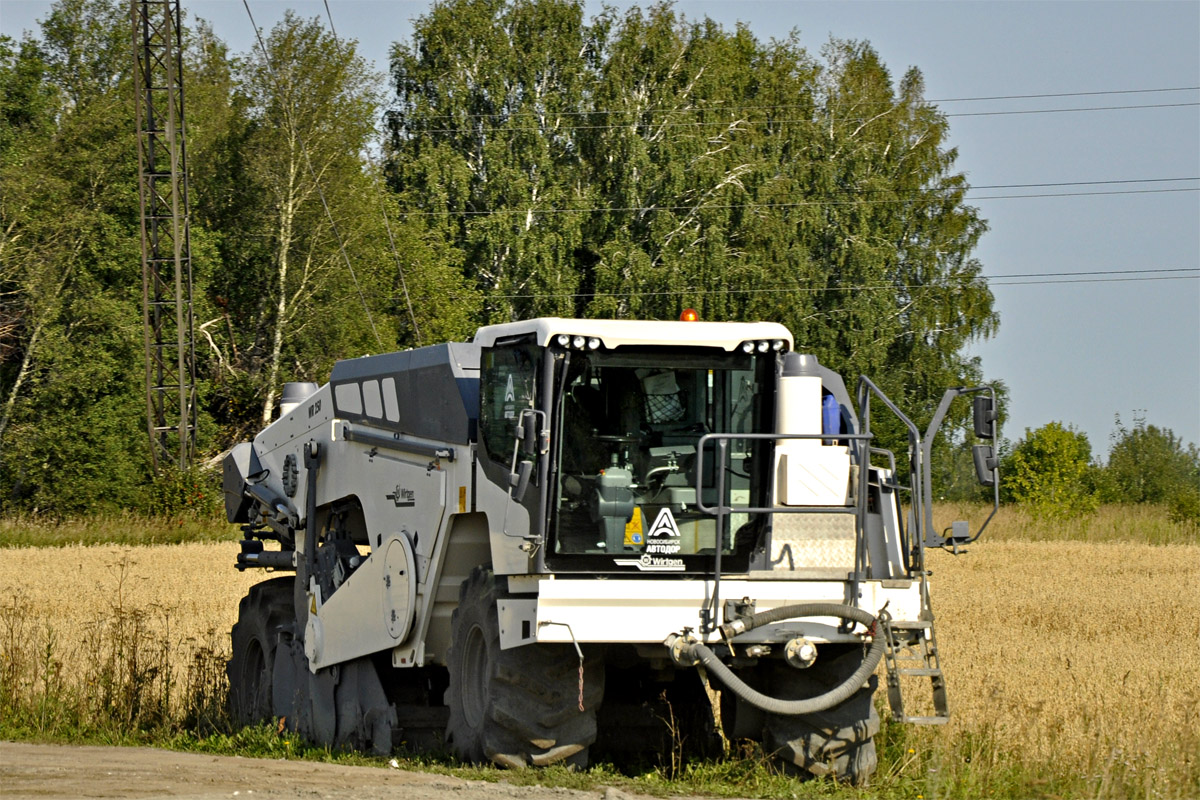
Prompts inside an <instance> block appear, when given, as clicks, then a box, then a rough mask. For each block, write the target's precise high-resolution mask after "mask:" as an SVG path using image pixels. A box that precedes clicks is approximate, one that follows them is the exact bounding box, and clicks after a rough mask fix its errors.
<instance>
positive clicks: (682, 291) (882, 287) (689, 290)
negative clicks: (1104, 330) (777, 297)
mask: <svg viewBox="0 0 1200 800" xmlns="http://www.w3.org/2000/svg"><path fill="white" fill-rule="evenodd" d="M1195 271H1196V272H1197V273H1198V274H1196V275H1176V276H1159V277H1134V278H1084V279H1080V280H1069V279H1062V280H1029V281H996V280H987V279H986V278H984V276H979V277H981V278H984V280H986V283H987V286H988V287H992V286H1049V285H1056V284H1057V285H1062V284H1098V283H1143V282H1152V281H1187V280H1200V270H1195ZM953 288H956V287H953V286H948V285H946V284H928V283H909V284H894V283H878V284H867V285H857V286H821V287H807V286H790V287H756V288H752V289H750V288H747V289H742V288H720V289H712V288H709V287H703V286H686V287H681V288H679V289H671V290H652V291H632V290H631V291H621V292H544V293H533V292H522V293H514V294H491V293H489V294H488V296H487V299H488V300H489V301H491V300H534V299H542V300H551V299H553V300H587V299H596V298H603V299H613V300H622V299H629V298H633V297H677V296H679V295H688V294H705V295H713V294H726V295H739V296H740V295H770V294H821V293H827V292H880V291H887V292H902V291H903V292H913V291H919V290H922V289H953ZM459 297H460V295H456V294H450V295H449V298H450V299H458V298H459Z"/></svg>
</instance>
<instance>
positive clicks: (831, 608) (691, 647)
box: [677, 603, 887, 716]
mask: <svg viewBox="0 0 1200 800" xmlns="http://www.w3.org/2000/svg"><path fill="white" fill-rule="evenodd" d="M796 617H839V618H841V619H848V620H853V621H854V622H861V623H862V624H864V625H866V626H868V627H870V628H871V629H872V630H874V631H875V632H874V634H873V635H874V640H873V641H872V642H871V649H870V650H868V651H867V655H866V657H865V658H863V662H862V664H860V665H859V667H858V669H856V670H855V671H854V673H853V674H852V675H851V676H850V677H849V678H847V679H846V680H844V681H843V682H842V683H841V684H840V685H838V686H836V687H834V688H833V689H830V690H829V691H828V692H825V693H824V694H820V695H817V696H816V697H809V698H806V699H804V700H780V699H779V698H776V697H768V696H767V695H765V694H763V693H761V692H759V691H756V690H755V689H753V688H751V687H750V686H748V685H747V684H746V682H745V681H743V680H742V679H741V678H739V677H738V676H737V675H735V674H734V672H733V670H731V669H730V668H729V667H727V666H725V664H723V663H722V662H721V660H720V659H719V658H717V656H716V654H715V653H713V651H712V650H710V649H709V648H708V647H707V646H706V645H704V644H703V643H701V642H697V641H686V642H679V644H678V647H679V658H680V659H683V660H684V661H689V660H695V661H696V662H698V664H699V665H701V666H703V667H704V668H705V669H707V670H708V671H709V672H711V673H712V674H713V675H715V676H716V677H717V680H719V681H721V683H723V684H725V686H727V687H728V688H729V690H730V691H732V692H733V693H734V694H736V695H737V696H738V697H740V698H741V699H743V700H745V701H746V702H747V703H749V704H750V705H752V706H755V707H756V708H760V709H762V710H763V711H766V712H767V713H770V714H780V715H784V716H795V715H798V714H813V713H816V712H818V711H826V710H828V709H830V708H834V707H835V706H839V705H841V704H842V703H844V702H846V701H847V700H849V699H850V697H851V695H853V694H854V693H855V692H857V691H858V690H859V689H860V688H862V686H863V684H865V683H866V682H867V679H868V678H869V677H870V676H871V674H872V673H873V672H875V667H877V666H878V665H879V660H880V659H881V658H883V651H884V649H885V648H886V646H887V642H886V641H885V640H884V635H883V632H882V631H878V630H875V627H874V626H875V622H876V618H875V617H873V616H872V615H871V614H869V613H868V612H866V611H863V610H862V609H859V608H855V607H853V606H847V605H840V604H837V603H801V604H799V605H793V606H782V607H780V608H776V609H772V610H770V611H763V612H761V613H759V614H755V615H753V616H751V617H747V618H745V619H739V620H735V621H734V622H732V623H727V624H726V625H723V626H721V629H722V632H724V633H725V634H726V635H727V636H730V635H731V633H730V630H727V629H733V630H736V632H737V633H742V632H744V631H748V630H751V629H753V628H756V627H758V626H760V625H766V624H768V623H770V622H779V621H781V620H785V619H794V618H796ZM677 660H678V659H677Z"/></svg>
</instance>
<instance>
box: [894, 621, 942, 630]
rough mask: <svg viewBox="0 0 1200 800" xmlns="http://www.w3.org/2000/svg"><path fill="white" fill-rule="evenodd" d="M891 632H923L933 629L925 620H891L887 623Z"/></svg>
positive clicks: (931, 624) (930, 623)
mask: <svg viewBox="0 0 1200 800" xmlns="http://www.w3.org/2000/svg"><path fill="white" fill-rule="evenodd" d="M888 624H889V625H890V626H891V627H892V629H893V630H898V631H925V630H929V629H930V628H931V627H933V623H932V622H930V621H929V620H927V619H918V620H912V621H908V620H896V619H894V620H892V621H891V622H889V623H888Z"/></svg>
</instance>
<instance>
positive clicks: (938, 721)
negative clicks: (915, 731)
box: [900, 716, 950, 725]
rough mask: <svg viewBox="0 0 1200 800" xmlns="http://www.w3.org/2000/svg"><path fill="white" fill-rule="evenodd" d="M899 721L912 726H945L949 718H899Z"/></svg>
mask: <svg viewBox="0 0 1200 800" xmlns="http://www.w3.org/2000/svg"><path fill="white" fill-rule="evenodd" d="M900 721H901V722H909V723H912V724H914V725H945V724H946V723H947V722H949V721H950V717H949V716H945V717H940V716H939V717H901V719H900Z"/></svg>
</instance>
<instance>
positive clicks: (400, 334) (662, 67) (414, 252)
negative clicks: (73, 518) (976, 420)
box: [0, 0, 996, 513]
mask: <svg viewBox="0 0 1200 800" xmlns="http://www.w3.org/2000/svg"><path fill="white" fill-rule="evenodd" d="M130 28H131V25H130V19H129V10H128V5H127V4H126V3H125V2H122V0H58V2H56V3H55V5H54V6H53V7H52V9H51V11H50V12H49V14H48V16H47V17H46V19H45V20H43V22H42V28H41V34H40V38H37V39H32V38H31V39H28V40H26V41H23V42H19V43H18V42H14V41H12V40H11V39H3V40H0V480H2V482H3V483H2V485H0V503H2V504H3V505H4V506H5V507H12V506H18V507H22V508H26V509H32V508H38V509H50V510H53V511H55V512H56V513H66V512H71V511H75V510H82V509H86V508H92V507H95V506H96V505H104V504H110V505H120V506H136V505H138V504H143V505H145V506H147V507H153V506H154V505H155V504H156V503H157V504H159V505H161V504H162V503H163V502H164V501H163V499H162V498H163V497H166V496H167V495H165V494H164V491H166V492H167V494H170V491H171V487H170V486H166V485H165V484H164V485H163V486H160V487H158V490H156V491H149V490H148V489H147V487H148V485H149V484H150V482H151V478H150V476H149V474H148V470H147V463H146V462H147V449H148V447H147V442H146V440H145V438H146V437H145V433H144V428H145V420H144V416H145V403H144V398H143V394H142V380H143V375H144V373H143V364H142V347H141V342H140V338H141V333H142V330H141V276H140V241H139V218H138V191H137V156H136V140H135V132H134V114H133V105H132V104H133V98H132V96H131V79H130V73H131V71H132V66H133V62H134V54H133V48H132V41H131V40H132V36H131V30H130ZM264 38H265V45H266V53H265V54H264V53H263V52H260V51H258V50H257V49H256V50H253V51H251V52H249V53H247V54H244V55H242V56H240V57H234V56H232V55H231V54H230V53H229V52H228V51H227V48H226V47H225V45H224V44H223V43H222V42H221V41H220V40H219V39H218V38H217V37H216V36H214V35H213V33H212V30H211V29H210V28H209V27H208V26H207V25H205V24H204V23H203V22H196V23H195V24H194V25H192V26H191V27H190V28H189V29H188V30H187V31H185V50H186V52H185V65H184V75H185V84H186V86H187V93H186V97H187V106H186V109H185V111H186V113H187V135H188V156H189V162H190V168H191V175H190V187H191V199H192V204H193V215H192V225H191V243H192V264H193V276H194V288H193V302H194V306H195V319H196V343H197V348H198V368H199V372H200V383H201V385H200V395H201V405H202V410H201V432H202V434H203V436H202V442H201V446H202V449H203V450H205V451H206V452H208V453H211V454H215V453H217V452H219V451H220V450H221V449H222V448H223V447H225V446H227V445H228V444H229V443H230V442H232V441H236V440H240V439H244V438H245V437H246V436H247V435H248V434H249V433H250V432H251V431H253V430H255V429H257V428H258V427H259V426H261V424H262V421H263V420H264V419H265V418H267V417H269V416H270V415H271V414H272V413H273V408H272V407H273V405H274V401H275V398H276V396H277V393H278V390H279V388H280V387H281V385H282V383H283V382H284V381H287V380H297V379H299V380H317V381H320V380H324V379H325V377H326V376H327V375H328V370H329V368H330V366H331V364H332V362H333V361H334V360H335V359H337V358H343V357H350V356H356V355H361V354H363V353H366V352H380V351H385V350H391V349H395V348H396V347H398V346H409V345H417V344H429V343H433V342H437V341H445V340H447V339H459V338H464V337H467V336H469V335H470V334H471V332H472V331H473V329H474V328H475V327H476V326H477V325H479V324H481V323H488V322H499V321H507V320H511V319H515V318H523V317H528V316H532V315H542V314H558V315H568V316H570V315H581V316H618V317H628V318H675V317H677V315H678V313H679V311H680V310H681V309H682V308H683V307H685V306H694V307H696V308H698V309H699V310H700V311H701V314H702V316H703V317H704V318H706V319H714V320H719V319H772V320H778V321H780V322H783V323H785V324H787V325H788V326H789V327H790V328H791V329H792V330H793V331H794V332H795V334H796V337H797V342H798V347H799V348H801V349H803V350H805V351H808V352H813V353H816V354H817V355H818V356H819V357H820V359H821V361H822V362H823V363H825V364H827V365H829V366H831V367H834V368H836V369H839V370H841V371H843V372H844V373H847V374H848V375H849V376H851V377H853V375H854V374H855V373H857V372H864V373H867V374H871V375H872V376H873V377H874V378H875V379H876V380H877V382H878V383H880V385H882V386H883V388H884V389H885V390H886V391H887V392H888V394H889V395H891V396H892V397H893V398H894V399H896V400H897V401H898V402H899V403H900V404H901V406H902V407H904V408H906V409H909V410H913V412H914V413H913V415H912V416H913V417H914V419H916V420H917V421H918V422H922V421H923V420H925V419H928V416H929V414H930V413H931V412H932V409H933V407H934V405H935V404H936V402H937V399H938V397H939V396H940V390H941V388H942V387H943V386H946V385H961V384H966V383H974V382H976V381H977V380H978V378H979V377H980V373H981V369H980V366H979V364H978V363H976V362H974V361H971V360H969V359H967V358H966V357H965V356H964V355H963V349H964V345H965V344H966V343H967V342H968V341H970V340H971V339H972V338H974V337H980V336H986V335H989V334H990V333H991V331H992V330H993V329H994V327H995V324H996V317H995V314H994V312H993V310H992V297H991V294H990V292H989V291H988V290H987V288H986V286H985V285H984V284H983V283H982V282H981V280H980V278H979V272H980V269H979V265H978V263H977V262H976V261H975V260H974V259H973V258H972V253H973V251H974V248H975V246H976V243H977V241H978V239H979V237H980V235H982V233H983V232H984V230H985V228H986V226H985V224H984V222H983V221H982V220H981V219H980V218H979V216H978V214H977V212H976V210H975V209H973V208H971V207H970V206H968V205H967V204H966V203H965V200H964V195H965V191H966V188H967V186H966V182H965V179H964V177H963V176H962V175H961V174H960V173H958V172H957V171H956V170H955V166H954V162H955V157H956V154H955V152H954V150H953V149H951V148H949V147H948V145H947V143H946V142H947V139H946V137H947V125H946V120H945V117H944V116H943V115H942V114H941V113H940V112H938V110H937V109H936V108H934V107H932V106H930V105H929V104H928V103H927V102H925V100H924V98H923V91H924V87H923V83H922V80H921V76H920V74H919V73H918V72H917V71H915V70H913V71H910V72H908V73H907V74H905V75H904V76H902V77H901V78H900V79H899V80H896V79H894V78H893V76H892V75H891V74H890V73H889V71H888V69H887V68H886V67H885V66H884V65H883V64H882V63H881V61H880V59H879V57H878V55H877V54H876V53H875V52H874V51H873V50H872V49H871V48H870V47H869V46H868V45H866V44H863V43H857V42H847V41H831V42H829V43H828V44H827V45H826V46H825V48H824V49H823V50H821V51H820V53H818V54H816V55H814V54H812V53H810V52H809V51H808V50H806V49H805V48H804V47H803V46H801V44H800V41H799V38H798V36H795V35H793V36H789V37H786V38H784V39H781V40H772V41H771V42H768V43H763V42H760V41H758V40H757V39H755V37H754V36H753V35H751V34H750V32H749V31H748V30H747V29H745V28H744V27H737V28H734V29H732V30H728V29H725V28H722V27H721V26H720V25H717V24H716V23H714V22H712V21H710V20H700V21H695V20H689V19H686V18H685V17H683V16H682V15H680V14H679V13H677V12H676V11H675V10H674V9H673V8H672V7H671V6H670V5H666V4H662V5H655V6H653V7H651V8H649V9H648V10H640V9H632V10H630V11H628V12H625V13H618V12H615V11H613V10H604V11H602V12H601V13H600V14H599V15H598V16H596V17H594V18H592V19H590V20H589V19H586V18H585V14H584V6H583V4H582V2H577V1H576V2H573V1H570V0H451V2H446V3H438V4H433V5H432V6H431V8H430V10H429V11H428V13H427V14H425V15H424V16H423V17H421V18H420V19H418V20H417V22H416V24H415V33H414V36H413V38H412V40H411V41H410V42H407V43H399V44H397V45H396V46H395V48H394V50H393V58H392V63H391V79H392V85H393V87H394V91H395V96H394V98H393V102H392V103H391V105H390V109H391V110H390V112H389V115H388V117H387V126H388V134H389V138H388V142H387V144H386V148H385V152H384V160H383V162H382V163H375V162H374V161H373V160H372V159H371V158H370V157H369V154H370V153H371V152H372V143H371V138H372V136H373V135H374V131H375V126H376V123H377V121H378V115H379V112H380V108H381V92H380V83H379V80H378V77H377V76H375V75H373V74H372V73H371V72H370V70H369V69H368V68H367V66H366V65H365V64H364V62H363V60H362V58H361V57H360V56H359V55H358V54H357V52H356V50H355V46H354V44H353V43H347V42H339V41H338V40H337V39H336V38H335V37H334V36H333V35H332V34H330V33H328V32H327V31H326V30H325V29H324V28H323V27H322V26H321V25H320V24H319V23H318V22H317V21H315V20H304V19H301V18H298V17H296V16H294V15H288V16H286V17H285V18H284V20H283V21H282V22H280V23H279V25H277V26H276V27H275V28H274V29H273V30H271V31H270V32H269V33H267V34H265V36H264ZM384 178H386V187H385V186H384V181H383V179H384ZM327 208H328V211H326V209H327ZM331 220H332V221H331ZM961 416H962V415H961V414H956V415H955V418H954V420H953V423H954V424H955V426H956V427H958V428H959V430H958V431H956V432H955V433H954V436H955V437H957V438H956V440H957V439H961V438H962V432H961ZM876 430H877V431H878V432H880V433H882V434H884V436H883V439H884V440H885V441H887V442H889V443H891V444H892V445H893V446H897V445H898V446H900V447H903V444H902V438H901V435H900V429H899V427H898V425H896V424H894V423H893V424H892V425H891V427H890V428H889V426H888V423H885V422H884V421H883V420H882V419H877V421H876ZM889 437H890V438H889ZM164 486H165V489H164V488H163V487H164ZM155 498H157V500H156V499H155Z"/></svg>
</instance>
